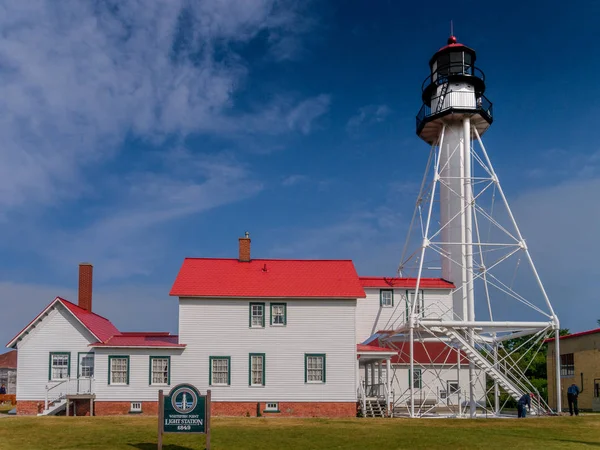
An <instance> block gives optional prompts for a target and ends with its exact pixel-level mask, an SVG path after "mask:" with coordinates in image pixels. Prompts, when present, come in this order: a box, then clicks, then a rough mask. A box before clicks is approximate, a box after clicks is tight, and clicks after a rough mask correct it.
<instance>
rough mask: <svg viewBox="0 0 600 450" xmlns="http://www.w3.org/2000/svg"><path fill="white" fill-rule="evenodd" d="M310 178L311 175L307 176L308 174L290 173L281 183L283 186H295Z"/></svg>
mask: <svg viewBox="0 0 600 450" xmlns="http://www.w3.org/2000/svg"><path fill="white" fill-rule="evenodd" d="M308 180H309V177H307V176H306V175H298V174H295V175H289V176H287V177H285V178H284V179H283V181H282V182H281V184H282V186H286V187H288V186H295V185H297V184H300V183H304V182H306V181H308Z"/></svg>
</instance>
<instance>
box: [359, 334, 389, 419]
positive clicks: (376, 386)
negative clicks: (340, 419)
mask: <svg viewBox="0 0 600 450" xmlns="http://www.w3.org/2000/svg"><path fill="white" fill-rule="evenodd" d="M397 354H398V353H397V352H396V351H394V350H390V349H387V348H382V347H376V346H371V345H358V346H357V360H358V364H357V370H358V376H357V380H358V387H357V398H358V402H359V408H360V411H361V412H362V415H363V417H390V416H391V412H392V402H393V399H392V389H391V380H392V372H391V366H392V364H391V359H392V357H393V356H396V355H397Z"/></svg>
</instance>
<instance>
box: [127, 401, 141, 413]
mask: <svg viewBox="0 0 600 450" xmlns="http://www.w3.org/2000/svg"><path fill="white" fill-rule="evenodd" d="M129 412H132V413H141V412H142V402H131V406H130V408H129Z"/></svg>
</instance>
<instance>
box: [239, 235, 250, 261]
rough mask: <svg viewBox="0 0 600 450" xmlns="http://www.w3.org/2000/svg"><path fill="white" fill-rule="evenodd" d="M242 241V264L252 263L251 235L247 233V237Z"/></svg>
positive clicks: (242, 238) (241, 239)
mask: <svg viewBox="0 0 600 450" xmlns="http://www.w3.org/2000/svg"><path fill="white" fill-rule="evenodd" d="M239 240H240V258H239V260H240V262H250V233H248V232H247V231H246V235H245V237H241V238H239Z"/></svg>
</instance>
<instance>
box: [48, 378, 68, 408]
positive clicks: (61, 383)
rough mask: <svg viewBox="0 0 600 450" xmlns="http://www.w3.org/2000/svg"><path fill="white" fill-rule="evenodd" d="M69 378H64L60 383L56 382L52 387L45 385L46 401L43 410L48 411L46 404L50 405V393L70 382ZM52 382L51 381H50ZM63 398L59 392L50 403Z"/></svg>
mask: <svg viewBox="0 0 600 450" xmlns="http://www.w3.org/2000/svg"><path fill="white" fill-rule="evenodd" d="M70 380H71V379H70V378H64V379H63V380H61V381H58V380H57V381H56V384H55V385H54V386H50V387H48V384H46V400H45V401H44V409H45V410H47V409H48V403H50V401H49V398H50V391H51V390H53V389H56V388H57V387H59V386H62V385H63V384H65V383H67V382H68V381H70ZM50 381H51V382H52V380H50ZM62 397H63V393H62V392H61V393H60V394H59V396H58V397H56V398H55V399H53V400H52V401H53V402H54V401H56V400H60V399H61V398H62Z"/></svg>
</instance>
